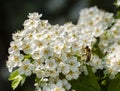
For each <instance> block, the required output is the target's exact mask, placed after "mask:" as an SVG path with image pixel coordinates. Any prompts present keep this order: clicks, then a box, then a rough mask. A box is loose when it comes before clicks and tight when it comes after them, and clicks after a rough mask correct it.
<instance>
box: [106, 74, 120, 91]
mask: <svg viewBox="0 0 120 91" xmlns="http://www.w3.org/2000/svg"><path fill="white" fill-rule="evenodd" d="M107 91H120V75H118V76H117V77H116V78H115V79H113V80H112V81H111V82H110V84H109V85H108V88H107Z"/></svg>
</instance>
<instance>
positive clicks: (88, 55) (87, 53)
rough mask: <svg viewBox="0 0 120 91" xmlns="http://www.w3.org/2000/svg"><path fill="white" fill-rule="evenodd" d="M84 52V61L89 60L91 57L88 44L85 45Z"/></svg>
mask: <svg viewBox="0 0 120 91" xmlns="http://www.w3.org/2000/svg"><path fill="white" fill-rule="evenodd" d="M85 53H86V56H87V57H86V62H89V61H90V59H91V50H90V48H89V46H86V47H85Z"/></svg>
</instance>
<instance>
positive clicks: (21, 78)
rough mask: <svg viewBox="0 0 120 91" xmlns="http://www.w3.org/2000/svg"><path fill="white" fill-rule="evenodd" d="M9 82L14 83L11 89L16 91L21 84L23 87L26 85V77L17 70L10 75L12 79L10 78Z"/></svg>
mask: <svg viewBox="0 0 120 91" xmlns="http://www.w3.org/2000/svg"><path fill="white" fill-rule="evenodd" d="M8 80H9V81H12V84H11V87H12V88H13V90H14V89H16V88H17V87H18V85H19V84H20V83H21V86H22V85H23V84H24V82H25V80H26V76H25V75H20V74H19V72H18V70H15V71H13V72H12V73H11V74H10V77H9V78H8Z"/></svg>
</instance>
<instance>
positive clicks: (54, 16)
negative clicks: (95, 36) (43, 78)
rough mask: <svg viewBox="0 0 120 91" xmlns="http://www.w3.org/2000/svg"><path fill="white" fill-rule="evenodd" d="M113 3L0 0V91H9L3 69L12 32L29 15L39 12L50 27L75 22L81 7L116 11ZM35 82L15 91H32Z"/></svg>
mask: <svg viewBox="0 0 120 91" xmlns="http://www.w3.org/2000/svg"><path fill="white" fill-rule="evenodd" d="M113 2H114V0H0V91H12V89H11V87H10V83H11V82H9V81H8V80H7V79H8V76H9V72H8V70H7V68H6V60H7V56H8V47H9V43H10V41H11V40H12V33H14V32H15V31H17V30H19V29H22V28H23V26H22V24H23V22H24V20H25V19H27V15H28V13H32V12H39V13H42V14H43V16H42V19H47V20H48V21H49V22H50V23H51V24H60V25H61V24H64V23H65V22H70V21H71V22H73V23H74V24H76V23H77V20H78V18H79V11H80V10H81V9H83V8H87V7H91V6H95V5H96V6H98V7H99V8H100V9H103V10H105V11H109V12H113V13H115V12H116V10H117V9H116V8H115V6H114V5H113ZM33 83H34V80H33V78H28V79H27V81H26V82H25V84H24V85H23V86H22V87H18V88H17V89H16V90H15V91H20V90H21V91H33V89H34V87H33Z"/></svg>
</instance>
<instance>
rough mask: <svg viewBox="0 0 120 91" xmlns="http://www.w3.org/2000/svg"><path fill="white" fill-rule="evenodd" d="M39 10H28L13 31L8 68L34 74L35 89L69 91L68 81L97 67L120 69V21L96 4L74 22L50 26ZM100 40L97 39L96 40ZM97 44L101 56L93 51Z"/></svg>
mask: <svg viewBox="0 0 120 91" xmlns="http://www.w3.org/2000/svg"><path fill="white" fill-rule="evenodd" d="M41 16H42V15H39V14H38V13H30V14H29V15H28V18H29V19H27V20H26V21H25V22H24V24H23V25H24V29H23V30H21V31H18V32H16V33H14V34H13V41H12V42H11V43H10V48H9V54H10V55H9V57H8V61H7V67H8V69H9V71H10V72H12V71H13V70H14V68H17V69H18V72H19V74H20V75H25V76H30V75H31V74H35V75H36V78H38V79H40V81H38V82H36V83H35V86H36V90H37V91H66V90H67V91H69V90H70V89H71V85H70V83H69V81H71V80H73V79H78V78H79V76H80V74H81V73H83V72H84V73H85V74H86V75H87V74H88V72H87V68H86V65H90V66H91V67H92V69H93V72H96V71H97V70H98V69H100V70H104V73H105V74H110V77H111V78H114V77H115V75H116V74H117V73H118V72H120V56H119V53H120V36H119V35H120V20H119V19H118V20H115V19H114V18H113V14H112V13H108V12H105V11H102V10H99V9H98V8H97V7H92V8H89V9H88V8H86V9H83V10H82V11H81V12H80V18H79V20H78V24H77V25H73V24H72V23H66V24H64V25H61V26H60V25H51V24H50V23H48V21H47V20H41V19H40V17H41ZM98 39H99V42H98V43H97V41H98ZM95 44H96V45H97V48H98V49H99V51H101V53H102V54H104V56H102V57H101V56H99V54H97V53H95V52H94V51H92V50H93V49H95V48H94V47H95V46H94V45H95Z"/></svg>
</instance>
